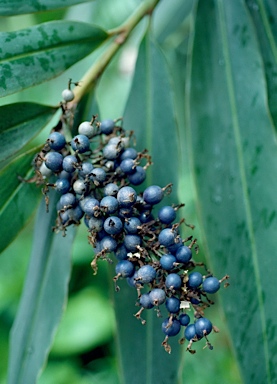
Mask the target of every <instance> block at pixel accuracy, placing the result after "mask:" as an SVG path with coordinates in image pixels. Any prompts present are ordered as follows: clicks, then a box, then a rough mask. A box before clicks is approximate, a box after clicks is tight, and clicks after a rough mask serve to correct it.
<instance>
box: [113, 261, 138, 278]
mask: <svg viewBox="0 0 277 384" xmlns="http://www.w3.org/2000/svg"><path fill="white" fill-rule="evenodd" d="M134 270H135V267H134V264H133V263H132V262H131V261H129V260H120V261H119V262H118V263H117V264H116V266H115V272H116V274H117V275H118V274H120V276H122V277H130V276H132V275H133V273H134Z"/></svg>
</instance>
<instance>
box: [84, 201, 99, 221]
mask: <svg viewBox="0 0 277 384" xmlns="http://www.w3.org/2000/svg"><path fill="white" fill-rule="evenodd" d="M99 205H100V203H99V201H98V200H97V199H95V198H94V197H90V198H88V199H86V202H85V204H84V205H83V206H82V207H83V208H82V209H83V211H84V212H85V213H86V214H87V215H89V216H94V214H95V212H96V211H97V210H98V209H99Z"/></svg>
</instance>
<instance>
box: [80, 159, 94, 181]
mask: <svg viewBox="0 0 277 384" xmlns="http://www.w3.org/2000/svg"><path fill="white" fill-rule="evenodd" d="M92 170H93V165H92V164H91V163H89V162H88V161H83V162H82V165H81V169H79V170H78V173H79V175H80V176H81V177H84V178H85V177H86V176H87V175H89V174H90V173H91V172H92Z"/></svg>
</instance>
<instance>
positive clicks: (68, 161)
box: [63, 155, 78, 173]
mask: <svg viewBox="0 0 277 384" xmlns="http://www.w3.org/2000/svg"><path fill="white" fill-rule="evenodd" d="M77 163H78V160H77V157H76V156H74V155H67V156H65V157H64V158H63V169H64V170H65V171H66V172H69V173H72V172H74V171H75V169H76V164H77Z"/></svg>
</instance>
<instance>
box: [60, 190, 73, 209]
mask: <svg viewBox="0 0 277 384" xmlns="http://www.w3.org/2000/svg"><path fill="white" fill-rule="evenodd" d="M59 203H60V205H61V207H62V208H63V207H68V206H74V205H75V204H76V197H75V195H73V193H65V194H63V195H62V196H61V198H60V200H59Z"/></svg>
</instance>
